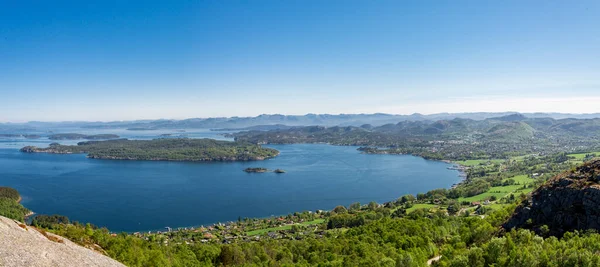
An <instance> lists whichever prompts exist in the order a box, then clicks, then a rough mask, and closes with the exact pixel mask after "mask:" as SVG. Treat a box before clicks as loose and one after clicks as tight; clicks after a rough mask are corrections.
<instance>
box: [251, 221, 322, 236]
mask: <svg viewBox="0 0 600 267" xmlns="http://www.w3.org/2000/svg"><path fill="white" fill-rule="evenodd" d="M324 222H325V219H316V220H314V221H310V222H302V223H299V224H300V225H305V226H308V225H315V224H322V223H324ZM290 229H292V225H291V224H289V225H283V226H278V227H271V228H265V229H258V230H253V231H249V232H246V235H247V236H255V235H262V234H265V233H268V232H275V231H280V230H290Z"/></svg>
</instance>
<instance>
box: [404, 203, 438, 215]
mask: <svg viewBox="0 0 600 267" xmlns="http://www.w3.org/2000/svg"><path fill="white" fill-rule="evenodd" d="M435 207H437V205H434V204H425V203H418V204H414V205H413V206H412V207H410V208H408V209H406V213H411V212H413V211H415V210H417V209H431V208H435Z"/></svg>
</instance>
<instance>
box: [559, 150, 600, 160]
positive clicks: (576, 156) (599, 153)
mask: <svg viewBox="0 0 600 267" xmlns="http://www.w3.org/2000/svg"><path fill="white" fill-rule="evenodd" d="M587 154H596V156H600V152H589V153H578V154H569V155H567V156H568V157H573V158H575V159H576V160H578V161H583V159H584V158H585V155H587Z"/></svg>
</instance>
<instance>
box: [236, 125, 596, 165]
mask: <svg viewBox="0 0 600 267" xmlns="http://www.w3.org/2000/svg"><path fill="white" fill-rule="evenodd" d="M231 136H233V137H235V139H236V140H238V141H248V142H252V143H258V144H290V143H330V144H335V145H355V146H363V147H365V148H363V151H365V152H367V153H385V154H415V155H419V156H423V157H426V158H431V159H445V160H466V159H485V158H504V159H506V158H509V157H510V156H514V155H527V154H532V153H541V154H545V155H549V154H553V153H558V152H577V151H582V150H586V149H596V148H599V147H600V145H599V144H600V142H599V141H600V119H584V120H578V119H561V120H554V119H550V118H526V117H524V116H515V115H510V116H507V117H498V118H490V119H486V120H481V121H476V120H469V119H453V120H440V121H401V122H399V123H396V124H386V125H382V126H378V127H373V126H371V125H363V126H361V127H354V126H348V127H324V126H308V127H292V128H289V129H279V130H271V131H246V132H239V133H235V134H232V135H231ZM378 148H385V149H378Z"/></svg>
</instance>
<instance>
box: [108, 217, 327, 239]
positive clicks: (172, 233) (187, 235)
mask: <svg viewBox="0 0 600 267" xmlns="http://www.w3.org/2000/svg"><path fill="white" fill-rule="evenodd" d="M311 214H312V213H311ZM322 217H323V215H322V214H320V213H319V214H313V216H312V217H311V219H315V218H322ZM306 220H307V219H303V218H299V217H297V216H290V215H288V216H286V217H272V218H269V219H247V220H240V221H238V222H226V223H217V224H213V225H209V226H200V227H183V228H177V229H173V228H171V227H165V230H164V231H154V232H152V231H149V232H147V233H141V232H136V233H134V235H136V236H138V237H141V238H144V239H146V240H156V241H157V242H160V243H163V244H165V245H167V244H169V243H186V244H191V243H208V242H217V243H224V244H229V243H233V242H237V241H246V242H251V241H259V240H261V239H265V238H271V239H282V238H286V239H299V238H301V236H303V235H309V234H316V235H317V237H318V236H319V235H320V236H321V237H322V235H323V234H324V229H322V230H321V227H319V226H314V227H310V228H307V229H305V231H302V232H294V231H293V230H292V229H288V228H284V227H283V226H287V225H295V224H300V223H302V222H305V221H306ZM323 226H324V225H323ZM267 228H269V229H270V228H275V229H276V228H282V229H276V230H273V231H269V232H266V233H264V234H261V235H248V233H249V232H251V231H255V230H261V229H267ZM319 231H321V232H319ZM114 235H116V234H114Z"/></svg>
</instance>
